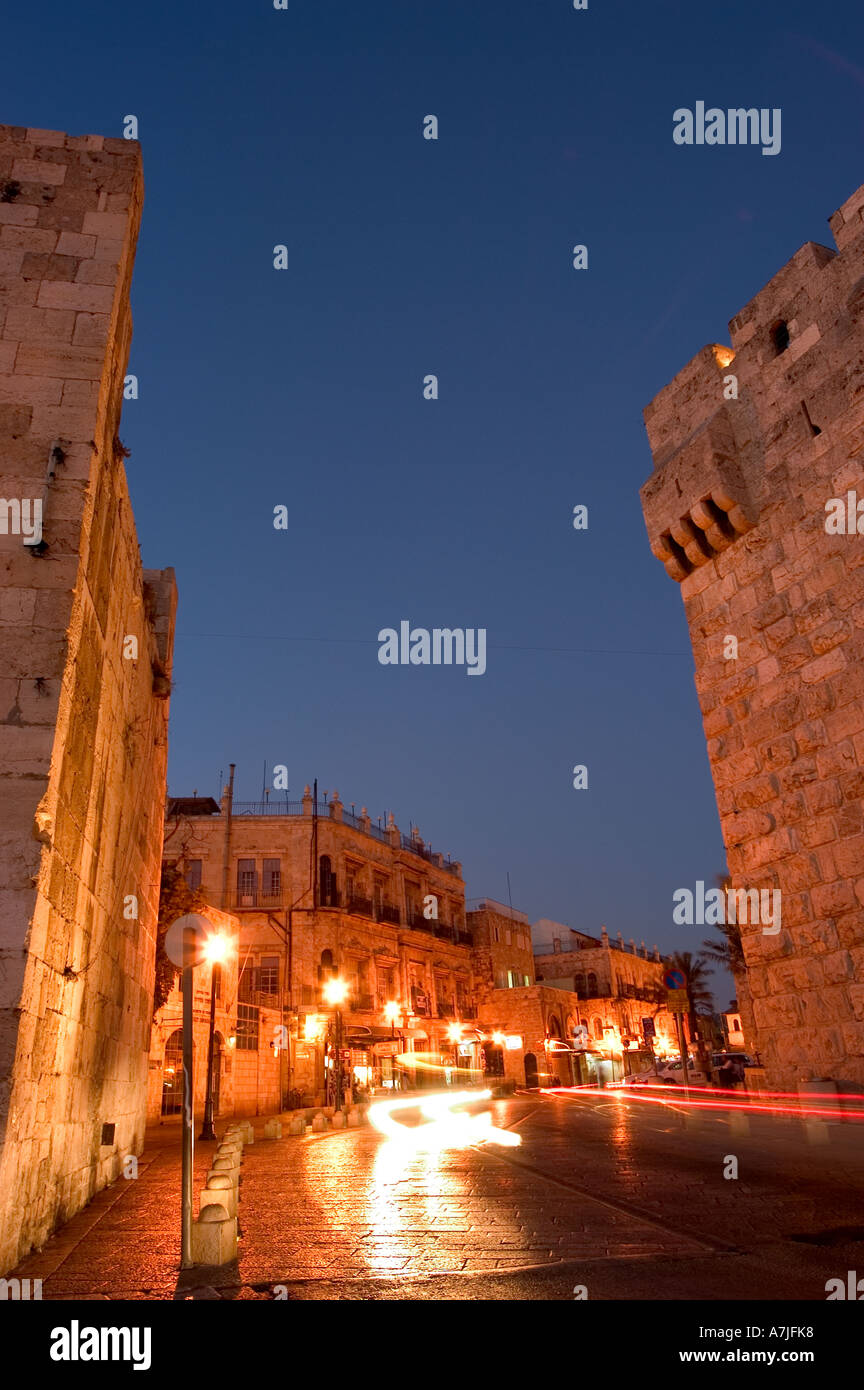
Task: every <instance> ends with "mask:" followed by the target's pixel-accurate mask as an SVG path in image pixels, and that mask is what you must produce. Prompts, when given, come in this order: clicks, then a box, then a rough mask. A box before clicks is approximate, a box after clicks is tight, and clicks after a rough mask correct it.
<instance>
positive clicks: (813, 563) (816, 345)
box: [642, 188, 864, 1085]
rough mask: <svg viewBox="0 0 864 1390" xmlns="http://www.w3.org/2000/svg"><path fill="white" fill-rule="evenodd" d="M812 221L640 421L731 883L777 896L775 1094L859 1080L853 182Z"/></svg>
mask: <svg viewBox="0 0 864 1390" xmlns="http://www.w3.org/2000/svg"><path fill="white" fill-rule="evenodd" d="M830 225H831V229H832V232H833V234H834V240H835V242H836V245H837V251H834V250H832V249H829V248H828V247H825V246H820V245H817V244H815V243H813V242H808V243H807V244H806V245H804V246H802V248H801V249H800V250H799V251H798V252H797V254H796V255H795V256H793V257H792V259H791V260H790V261H789V263H788V264H787V265H785V266H784V267H783V269H782V270H780V271H779V272H778V274H777V275H775V276H774V278H773V279H772V280H771V281H769V283H768V284H767V285H766V286H765V288H764V289H763V290H761V291H760V292H759V294H757V295H756V296H755V298H754V299H752V300H751V301H750V303H749V304H748V305H747V306H746V307H745V308H744V309H742V310H741V312H740V313H739V314H738V315H736V317H735V318H734V319H733V320H732V322H731V323H730V325H729V328H730V333H731V340H732V346H731V348H729V347H723V346H719V345H715V346H712V347H706V348H703V350H702V351H701V352H700V353H699V354H698V356H696V357H694V358H693V359H692V361H691V362H690V363H689V364H688V365H687V366H686V367H685V368H684V369H683V371H681V372H679V374H678V375H677V376H676V377H675V379H674V380H673V381H672V382H670V383H669V385H668V386H666V387H665V388H664V389H663V390H662V391H661V392H660V394H659V395H658V396H656V397H655V399H654V400H653V401H652V402H651V404H650V405H649V406H648V408H647V410H646V411H645V420H646V425H647V429H648V436H649V439H650V443H651V450H652V453H653V455H654V473H653V475H652V476H651V478H650V479H649V481H648V482H647V483H646V484H645V486H644V487H643V489H642V504H643V509H644V513H645V520H646V524H647V528H648V535H649V539H650V542H651V549H652V550H653V552H654V554H655V555H656V556H657V558H658V559H659V560H661V561H662V563H663V564H664V565H665V567H666V570H667V572H668V573H669V574H670V575H671V577H672V578H673V579H674V580H676V582H677V583H679V584H680V585H681V592H682V594H683V597H684V605H685V611H686V614H687V621H688V624H689V627H690V635H691V639H692V644H693V653H694V658H695V666H696V687H697V690H698V694H699V701H700V704H701V707H702V715H703V720H704V726H705V736H706V739H707V741H708V754H709V757H710V761H711V769H712V773H713V776H714V785H715V790H716V794H717V803H718V807H719V811H720V820H721V824H722V828H723V837H724V840H725V844H726V851H727V858H728V865H729V870H730V874H731V876H732V884H733V888H736V889H737V888H747V889H754V888H758V889H762V888H776V889H780V890H781V893H782V899H781V902H782V923H781V930H780V931H779V932H777V933H776V934H775V933H772V932H771V931H769V930H766V928H765V925H764V923H763V924H761V925H760V923H759V922H756V923H753V922H750V921H748V923H747V925H744V926H742V937H743V946H744V953H745V958H746V962H747V980H748V984H749V993H750V996H751V1001H752V1008H753V1013H754V1017H755V1024H756V1032H757V1041H758V1045H759V1047H760V1048H761V1051H762V1056H763V1060H764V1061H765V1063H766V1066H767V1067H768V1069H769V1073H770V1076H771V1079H772V1080H773V1081H774V1082H777V1083H780V1084H783V1085H789V1084H794V1083H795V1082H796V1081H797V1080H799V1079H801V1078H809V1077H812V1076H820V1075H822V1076H824V1075H830V1076H834V1077H836V1078H840V1079H844V1078H845V1079H847V1080H850V1079H851V1080H856V1081H858V1082H864V815H862V796H864V699H862V696H864V661H862V658H864V515H862V516H861V517H860V519H858V522H857V526H856V520H855V519H856V517H857V515H858V511H857V505H856V504H857V502H858V499H861V507H860V510H861V512H862V513H864V188H860V189H859V190H858V191H857V192H856V193H854V194H853V195H852V197H851V198H850V199H849V200H848V202H846V203H844V205H843V206H842V207H841V208H840V210H839V212H837V213H835V214H834V216H833V217H832V218H831V219H830ZM850 494H854V495H850ZM832 499H834V501H833V504H832ZM841 503H842V507H841ZM841 510H842V512H843V516H844V518H845V517H846V515H847V513H848V514H849V516H850V517H851V519H852V526H851V528H850V527H849V525H848V523H846V524H843V526H842V531H841V529H840V523H839V522H838V521H837V520H834V519H833V518H834V517H835V515H839V513H840V512H841ZM859 527H860V531H861V533H862V534H859V533H858V530H859ZM736 646H737V656H736V655H735V651H736Z"/></svg>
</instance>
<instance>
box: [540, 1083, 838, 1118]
mask: <svg viewBox="0 0 864 1390" xmlns="http://www.w3.org/2000/svg"><path fill="white" fill-rule="evenodd" d="M541 1089H542V1091H543V1093H544V1094H545V1095H560V1096H562V1097H563V1098H564V1099H565V1100H575V1099H576V1098H577V1097H576V1095H575V1094H573V1093H574V1092H578V1094H579V1095H586V1094H587V1095H594V1096H603V1097H604V1098H605V1099H608V1098H609V1095H610V1093H611V1094H612V1095H613V1096H614V1097H615V1098H616V1099H617V1100H635V1101H641V1102H642V1103H643V1104H650V1105H679V1106H689V1107H690V1109H691V1110H726V1111H731V1110H735V1111H740V1112H741V1113H742V1114H746V1115H751V1114H756V1113H758V1114H767V1115H797V1116H798V1118H799V1119H800V1118H801V1116H807V1115H810V1116H816V1117H818V1118H819V1119H822V1120H824V1119H842V1120H864V1110H837V1109H828V1108H823V1107H819V1106H805V1105H761V1104H759V1102H758V1101H753V1100H750V1099H749V1098H748V1099H746V1100H742V1098H741V1092H740V1091H716V1090H713V1089H712V1090H711V1091H708V1090H707V1088H705V1087H702V1088H697V1087H695V1086H693V1087H688V1088H687V1089H688V1090H697V1089H702V1090H704V1091H705V1093H706V1094H708V1095H718V1094H719V1095H734V1096H735V1097H736V1098H737V1104H734V1105H730V1104H729V1103H728V1101H726V1102H724V1101H710V1100H693V1099H691V1098H690V1096H684V1095H681V1094H680V1092H681V1091H683V1090H684V1089H685V1088H684V1087H683V1086H682V1087H680V1088H678V1087H675V1088H674V1093H673V1094H672V1095H670V1094H669V1093H670V1091H673V1088H672V1087H671V1086H659V1085H658V1086H653V1085H648V1086H640V1087H638V1088H637V1087H635V1086H633V1087H631V1086H624V1087H622V1086H609V1087H606V1088H605V1089H601V1088H600V1087H599V1086H569V1087H568V1086H549V1087H542V1088H541ZM646 1091H660V1092H662V1095H656V1096H646V1095H645V1092H646ZM757 1094H759V1095H766V1094H767V1095H769V1096H770V1095H773V1094H778V1095H783V1096H789V1095H792V1094H793V1093H792V1092H789V1091H786V1092H776V1093H774V1092H763V1091H760V1092H758V1093H757ZM831 1099H832V1100H835V1099H836V1097H834V1096H832V1097H831ZM850 1099H853V1097H850ZM854 1099H855V1100H856V1101H859V1102H860V1100H861V1097H860V1096H855V1097H854Z"/></svg>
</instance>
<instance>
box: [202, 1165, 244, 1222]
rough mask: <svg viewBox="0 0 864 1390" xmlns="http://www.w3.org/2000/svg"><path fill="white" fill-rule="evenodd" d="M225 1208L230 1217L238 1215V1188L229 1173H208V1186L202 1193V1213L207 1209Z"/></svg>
mask: <svg viewBox="0 0 864 1390" xmlns="http://www.w3.org/2000/svg"><path fill="white" fill-rule="evenodd" d="M214 1206H221V1207H224V1208H225V1210H226V1212H227V1213H228V1215H229V1216H236V1215H237V1188H236V1187H235V1186H234V1183H233V1181H232V1179H231V1177H230V1175H229V1174H228V1173H212V1174H210V1173H208V1175H207V1186H206V1187H205V1188H204V1190H203V1191H202V1193H201V1211H203V1210H204V1208H205V1207H214Z"/></svg>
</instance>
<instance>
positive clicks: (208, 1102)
mask: <svg viewBox="0 0 864 1390" xmlns="http://www.w3.org/2000/svg"><path fill="white" fill-rule="evenodd" d="M227 954H228V942H227V941H226V939H225V937H224V936H210V937H208V938H207V940H206V942H205V943H204V959H205V960H208V961H209V962H210V1030H209V1033H208V1037H207V1089H206V1091H205V1095H204V1119H203V1121H202V1123H201V1133H200V1134H199V1135H198V1138H199V1139H215V1138H216V1131H215V1129H214V1128H213V1050H214V1040H215V1028H216V971H217V970H221V968H222V967H221V962H222V961H223V960H224V959H225V957H226V955H227Z"/></svg>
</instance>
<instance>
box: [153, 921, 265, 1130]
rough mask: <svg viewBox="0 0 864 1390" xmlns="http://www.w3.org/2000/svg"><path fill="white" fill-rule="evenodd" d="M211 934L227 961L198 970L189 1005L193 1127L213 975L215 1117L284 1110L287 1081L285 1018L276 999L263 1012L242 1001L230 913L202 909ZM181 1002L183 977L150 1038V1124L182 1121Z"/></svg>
mask: <svg viewBox="0 0 864 1390" xmlns="http://www.w3.org/2000/svg"><path fill="white" fill-rule="evenodd" d="M197 911H198V913H199V915H200V916H203V917H206V918H207V920H208V922H209V923H210V925H211V929H212V934H213V935H216V936H219V937H221V938H223V940H224V941H225V943H226V944H227V950H226V954H225V959H224V961H222V962H220V963H218V964H211V963H209V962H208V961H204V962H202V964H201V965H198V966H196V968H195V972H194V986H195V988H194V1000H193V1005H192V1087H193V1094H194V1114H195V1120H196V1123H197V1122H199V1121H200V1120H201V1119H202V1117H203V1114H204V1101H205V1098H206V1094H207V1060H208V1051H209V1040H210V995H211V986H212V984H213V980H214V974H215V995H216V997H215V1004H216V1007H215V1011H214V1034H213V1036H214V1047H213V1116H214V1119H219V1118H221V1119H234V1118H238V1117H242V1116H251V1115H260V1114H268V1115H272V1114H273V1113H274V1112H275V1111H278V1110H280V1109H281V1108H282V1094H283V1090H284V1089H285V1086H286V1082H287V1066H286V1056H287V1049H286V1047H285V1046H283V1034H282V1024H283V1018H282V1014H281V1011H280V1007H279V1003H280V1001H279V999H278V996H276V995H271V996H270V997H268V998H266V999H264V998H262V999H261V1000H259V1003H258V1007H256V1008H254V1009H252V1008H244V1007H243V1006H242V1005H240V1004H239V1002H238V994H239V982H240V979H241V977H242V970H243V964H244V953H243V949H242V947H241V943H240V921H239V919H238V918H237V917H236V916H235V915H233V914H232V913H228V912H219V911H218V910H217V909H216V908H213V907H210V906H209V905H208V906H207V907H206V908H199V909H197ZM182 1030H183V995H182V993H181V990H180V976H179V974H178V976H177V979H176V980H175V984H174V988H173V989H172V990H171V993H170V994H169V996H168V999H167V1000H166V1002H165V1003H164V1004H163V1006H162V1008H161V1009H160V1010H159V1011H158V1013H157V1014H156V1018H155V1020H154V1024H153V1030H152V1033H151V1039H150V1064H149V1088H148V1097H147V1120H148V1122H149V1123H152V1124H159V1123H170V1122H171V1120H172V1119H174V1118H176V1119H177V1120H178V1121H179V1119H180V1118H181V1115H182V1101H183V1071H182V1066H183V1063H182V1048H183V1036H182Z"/></svg>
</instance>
